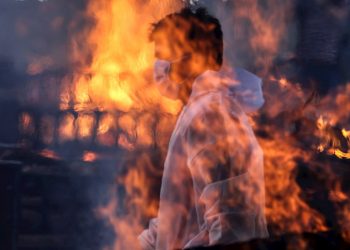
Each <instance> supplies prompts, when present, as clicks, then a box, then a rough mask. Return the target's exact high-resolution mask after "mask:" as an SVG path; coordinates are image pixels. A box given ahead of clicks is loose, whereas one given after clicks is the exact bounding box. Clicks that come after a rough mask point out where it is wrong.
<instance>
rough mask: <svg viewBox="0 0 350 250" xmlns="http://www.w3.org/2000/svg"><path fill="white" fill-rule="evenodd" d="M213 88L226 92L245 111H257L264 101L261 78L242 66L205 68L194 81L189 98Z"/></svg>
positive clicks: (213, 89)
mask: <svg viewBox="0 0 350 250" xmlns="http://www.w3.org/2000/svg"><path fill="white" fill-rule="evenodd" d="M215 90H221V91H224V92H226V93H228V95H230V96H231V97H232V100H234V101H236V102H237V103H238V104H239V105H240V107H241V108H242V110H243V111H244V112H245V113H252V112H255V111H257V110H258V109H260V108H261V107H262V106H263V104H264V102H265V100H264V97H263V92H262V80H261V79H260V78H259V77H257V76H256V75H254V74H252V73H250V72H249V71H247V70H245V69H242V68H230V67H228V66H224V67H223V68H222V69H221V70H220V71H212V70H207V71H206V72H204V73H203V74H202V75H200V76H199V77H198V78H197V79H196V80H195V81H194V83H193V86H192V93H191V97H190V100H191V99H193V98H195V97H196V96H199V95H202V94H205V93H207V92H209V91H215Z"/></svg>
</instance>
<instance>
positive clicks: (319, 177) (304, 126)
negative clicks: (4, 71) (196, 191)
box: [19, 0, 350, 249]
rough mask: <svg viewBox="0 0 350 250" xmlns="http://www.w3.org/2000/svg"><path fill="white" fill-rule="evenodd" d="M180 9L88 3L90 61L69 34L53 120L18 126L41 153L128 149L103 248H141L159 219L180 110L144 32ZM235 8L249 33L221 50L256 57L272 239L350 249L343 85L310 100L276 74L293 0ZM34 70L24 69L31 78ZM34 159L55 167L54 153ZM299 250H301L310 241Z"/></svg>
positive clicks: (164, 4)
mask: <svg viewBox="0 0 350 250" xmlns="http://www.w3.org/2000/svg"><path fill="white" fill-rule="evenodd" d="M182 6H183V3H182V1H157V0H150V1H138V0H132V1H124V0H120V1H108V0H101V1H89V4H88V8H87V11H86V14H87V15H88V16H89V17H91V18H92V19H93V20H94V25H93V28H92V29H91V30H90V32H88V34H85V36H86V41H85V42H86V43H87V45H88V47H90V48H91V60H90V61H89V63H88V64H85V63H83V64H82V63H79V61H83V60H81V58H85V57H86V55H85V54H84V53H85V52H86V51H81V50H79V42H80V41H79V40H78V39H77V37H78V38H80V36H81V34H77V35H76V37H75V36H73V37H72V39H71V48H72V53H71V57H72V58H71V59H72V61H74V62H75V64H76V65H78V66H77V69H76V70H75V71H73V73H71V74H69V75H67V76H65V77H64V78H63V79H62V81H61V84H60V90H59V110H60V118H59V120H58V121H56V120H55V119H54V118H53V117H52V116H45V117H42V118H41V119H40V121H35V118H34V116H32V115H31V114H30V112H24V113H22V114H21V116H20V118H19V119H20V130H21V132H22V133H23V134H24V135H31V134H35V133H38V131H40V138H41V140H42V142H43V143H44V144H45V145H48V146H50V145H51V144H52V143H53V142H54V140H55V138H58V139H57V142H56V143H58V144H64V143H66V142H69V141H73V140H78V141H82V142H84V143H89V142H90V143H91V141H92V142H93V143H96V144H99V145H103V146H105V147H118V148H121V149H123V150H125V152H127V153H126V154H127V156H126V158H127V159H126V161H125V166H124V168H125V169H124V170H123V172H122V174H121V175H120V176H117V177H116V185H117V186H119V187H123V189H124V195H122V196H121V195H120V194H119V193H117V191H116V189H115V188H113V189H112V190H110V192H111V194H110V196H111V200H110V202H109V203H108V205H106V206H105V207H100V208H97V210H96V213H97V214H98V216H100V217H101V218H103V219H107V220H108V221H109V223H110V224H111V225H112V226H113V228H114V230H115V235H116V240H115V244H114V246H110V248H106V249H137V241H136V236H137V235H138V234H139V233H140V232H141V231H142V230H143V228H144V227H145V225H146V224H145V223H146V221H147V220H148V219H149V218H151V217H155V216H156V215H157V209H158V200H157V198H158V192H159V190H157V188H159V181H160V178H161V175H162V163H163V161H164V157H165V154H166V151H167V143H168V140H169V136H170V134H171V131H172V128H173V126H174V124H175V121H176V115H177V114H178V113H179V111H180V110H181V103H180V102H177V101H171V100H168V99H166V98H165V97H162V96H161V95H160V94H159V93H158V91H157V90H156V89H155V87H154V86H153V84H152V83H153V80H152V64H153V60H154V55H153V50H154V48H153V45H152V43H149V42H148V32H149V28H150V24H151V23H152V22H155V21H156V20H158V19H159V18H161V17H162V16H164V15H166V14H168V13H171V12H174V11H176V10H179V9H180V8H181V7H182ZM235 7H237V8H234V10H233V11H232V13H230V15H231V16H234V18H235V21H236V24H237V25H236V27H235V29H236V34H238V35H237V36H238V37H237V38H235V39H236V40H237V41H239V42H242V41H240V40H239V39H244V38H247V36H246V35H245V34H244V27H245V26H244V25H243V22H248V21H249V22H250V25H251V30H252V33H251V34H249V36H248V41H245V43H248V45H246V44H244V45H239V44H238V45H237V46H236V47H235V48H226V49H236V50H239V49H240V48H242V49H243V50H244V46H249V48H251V49H252V52H251V53H252V54H256V55H257V56H256V61H255V62H254V65H255V67H256V71H257V72H258V73H259V75H260V76H261V77H263V80H264V95H265V100H266V105H265V106H264V108H263V110H262V111H261V113H259V114H255V115H254V116H253V117H251V123H252V125H253V127H254V130H255V132H256V135H257V137H258V140H259V143H260V144H261V146H262V148H263V150H264V158H265V185H266V211H265V212H266V216H267V220H268V224H269V228H270V233H271V235H272V236H278V235H283V234H286V233H296V234H301V233H304V232H311V233H319V232H327V231H330V230H336V231H339V232H340V234H341V235H342V237H343V239H344V240H345V241H347V242H350V214H349V213H350V201H349V195H350V190H349V187H348V186H346V185H345V184H344V180H345V177H344V176H343V175H342V174H344V175H345V174H346V173H347V174H349V170H348V169H346V166H348V165H349V159H350V127H349V126H350V115H349V110H350V100H349V99H350V83H348V84H345V85H342V86H336V87H334V88H333V89H332V90H331V91H330V92H329V93H328V94H327V95H325V96H317V94H314V92H313V91H312V90H305V88H304V87H303V86H302V84H299V83H298V82H294V81H292V80H290V79H289V78H287V77H286V76H285V75H284V74H283V72H282V73H281V72H276V71H274V70H272V68H273V65H274V63H275V61H274V60H275V59H276V56H277V54H278V53H279V52H280V51H281V50H283V49H284V47H283V46H286V41H285V40H286V39H287V38H286V37H285V36H286V35H285V34H286V33H287V30H288V28H290V27H288V23H289V21H290V20H291V16H290V13H289V11H290V10H291V9H292V1H285V2H284V3H281V1H278V0H268V1H266V6H264V7H261V6H260V5H259V4H258V1H254V0H249V1H237V2H236V3H235ZM240 24H242V25H241V26H240ZM226 29H228V28H227V27H226ZM225 39H226V40H228V41H229V40H230V37H226V38H225ZM288 57H289V55H287V58H288ZM46 64H47V63H46ZM35 69H36V68H35V65H34V66H33V65H31V66H30V70H29V71H30V72H32V73H33V72H34V71H35ZM35 122H37V123H38V122H39V123H40V124H39V125H35ZM40 153H41V154H42V155H44V156H46V157H50V158H56V159H57V158H60V156H59V154H57V153H56V152H55V151H54V150H48V149H43V150H42V151H41V152H40ZM101 158H103V153H99V152H94V150H86V151H84V152H83V153H82V155H81V159H82V160H83V161H86V162H95V161H99V159H101ZM307 174H308V176H309V178H315V180H314V181H311V182H312V183H316V184H315V185H316V187H314V186H311V187H304V186H303V175H307ZM317 185H323V186H322V187H319V186H317ZM305 193H306V194H305ZM320 193H322V194H323V198H320V202H328V203H330V204H331V206H332V209H333V211H334V216H333V217H332V218H331V220H334V221H332V222H331V223H330V222H329V221H328V220H330V219H329V218H327V216H326V213H327V212H328V210H327V209H324V208H322V207H319V206H318V205H317V202H318V200H317V197H318V195H320ZM324 196H325V197H324ZM121 208H122V210H123V212H121V213H120V214H118V213H117V210H120V209H121ZM291 244H297V243H295V242H294V243H291ZM298 244H300V246H299V247H303V248H304V249H307V248H308V246H307V242H299V243H298Z"/></svg>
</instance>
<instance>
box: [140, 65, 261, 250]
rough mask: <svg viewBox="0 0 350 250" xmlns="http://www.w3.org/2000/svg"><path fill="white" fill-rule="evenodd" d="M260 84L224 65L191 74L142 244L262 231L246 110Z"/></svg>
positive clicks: (162, 247)
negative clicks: (155, 212) (155, 209)
mask: <svg viewBox="0 0 350 250" xmlns="http://www.w3.org/2000/svg"><path fill="white" fill-rule="evenodd" d="M261 85H262V83H261V79H260V78H258V77H257V76H255V75H253V74H252V73H249V72H248V71H246V70H244V69H239V68H236V69H234V70H233V69H230V68H227V67H226V68H224V69H222V70H221V71H206V72H204V73H203V74H202V75H200V76H199V77H198V78H197V79H196V80H195V81H194V83H193V86H192V93H191V96H190V98H189V101H188V103H187V105H186V106H184V108H183V109H182V112H181V114H180V116H179V118H178V120H177V123H176V126H175V129H174V131H173V133H172V136H171V138H170V142H169V148H168V154H167V157H166V160H165V164H164V173H163V178H162V185H161V192H160V205H159V211H158V216H157V218H154V219H152V220H151V221H150V224H149V228H148V229H146V230H144V231H143V232H142V233H141V235H139V237H138V239H139V241H140V244H141V246H142V248H143V249H149V250H151V249H152V250H154V249H156V250H172V249H185V248H190V247H195V246H211V245H226V244H231V243H234V242H241V241H247V240H250V239H253V238H264V237H268V232H267V227H266V219H265V215H264V205H265V201H264V199H265V191H264V173H263V153H262V150H261V148H260V146H259V144H258V142H257V140H256V138H255V135H254V133H253V130H252V128H251V126H250V124H249V123H248V119H247V115H246V113H249V112H254V111H256V110H258V109H259V108H260V107H261V106H262V105H263V103H264V99H263V95H262V90H261Z"/></svg>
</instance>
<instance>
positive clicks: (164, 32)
mask: <svg viewBox="0 0 350 250" xmlns="http://www.w3.org/2000/svg"><path fill="white" fill-rule="evenodd" d="M152 28H153V29H152V31H151V34H150V40H151V41H154V42H155V57H156V58H158V59H162V60H167V61H170V62H172V65H171V71H172V72H171V77H172V78H173V79H174V80H178V81H181V80H184V79H186V78H188V77H192V76H198V75H199V74H201V73H203V72H204V71H205V70H219V69H220V67H221V65H222V60H223V34H222V30H221V25H220V22H219V20H218V19H216V18H215V17H213V16H210V15H209V14H208V13H207V11H206V10H205V9H203V8H200V9H198V10H197V11H196V12H192V11H191V10H190V9H188V8H185V9H182V10H181V11H180V12H178V13H173V14H169V15H167V16H166V17H164V18H163V19H161V20H160V21H159V22H157V23H155V24H153V26H152Z"/></svg>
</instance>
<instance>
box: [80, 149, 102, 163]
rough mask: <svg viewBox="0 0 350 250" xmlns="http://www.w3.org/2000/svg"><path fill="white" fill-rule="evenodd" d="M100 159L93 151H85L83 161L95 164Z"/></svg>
mask: <svg viewBox="0 0 350 250" xmlns="http://www.w3.org/2000/svg"><path fill="white" fill-rule="evenodd" d="M97 159H98V155H97V154H96V153H95V152H92V151H85V152H84V155H83V158H82V160H83V161H86V162H94V161H96V160H97Z"/></svg>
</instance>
